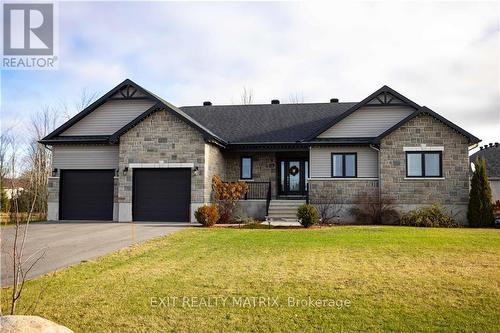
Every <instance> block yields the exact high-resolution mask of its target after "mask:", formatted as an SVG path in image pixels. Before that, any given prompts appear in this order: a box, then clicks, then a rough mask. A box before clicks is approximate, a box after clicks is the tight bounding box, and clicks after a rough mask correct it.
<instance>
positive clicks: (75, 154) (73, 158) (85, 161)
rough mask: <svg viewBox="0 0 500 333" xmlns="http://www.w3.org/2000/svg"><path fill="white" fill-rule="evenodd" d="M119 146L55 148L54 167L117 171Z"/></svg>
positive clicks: (53, 151)
mask: <svg viewBox="0 0 500 333" xmlns="http://www.w3.org/2000/svg"><path fill="white" fill-rule="evenodd" d="M118 151H119V146H118V145H113V146H108V145H78V146H53V150H52V166H53V167H54V168H58V169H116V168H118Z"/></svg>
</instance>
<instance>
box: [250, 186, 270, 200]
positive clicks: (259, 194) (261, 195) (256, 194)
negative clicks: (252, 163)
mask: <svg viewBox="0 0 500 333" xmlns="http://www.w3.org/2000/svg"><path fill="white" fill-rule="evenodd" d="M246 184H247V186H248V191H247V193H246V194H245V200H266V199H267V196H268V192H269V190H270V189H271V182H246Z"/></svg>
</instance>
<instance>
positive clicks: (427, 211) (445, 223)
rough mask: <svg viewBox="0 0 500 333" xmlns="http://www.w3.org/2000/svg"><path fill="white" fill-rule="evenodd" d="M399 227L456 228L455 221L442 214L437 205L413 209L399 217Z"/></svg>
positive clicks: (440, 208) (451, 217)
mask: <svg viewBox="0 0 500 333" xmlns="http://www.w3.org/2000/svg"><path fill="white" fill-rule="evenodd" d="M400 225H406V226H412V227H441V228H450V227H456V226H457V224H456V223H455V219H454V218H453V216H450V215H448V214H446V213H444V212H443V209H442V207H441V206H439V205H432V206H430V207H424V208H420V209H414V210H411V211H409V212H407V213H404V214H403V215H401V219H400Z"/></svg>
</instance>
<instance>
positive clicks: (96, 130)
mask: <svg viewBox="0 0 500 333" xmlns="http://www.w3.org/2000/svg"><path fill="white" fill-rule="evenodd" d="M153 104H154V102H153V101H151V100H111V101H108V102H106V103H104V104H103V105H101V106H100V107H98V108H97V109H96V110H94V111H93V112H91V113H90V114H89V115H87V116H86V117H84V118H83V119H81V120H80V121H79V122H77V123H76V124H74V125H73V126H71V127H70V128H68V129H67V130H66V131H64V132H63V133H62V134H61V136H68V135H110V134H113V133H115V132H116V131H118V130H119V129H120V128H122V127H123V126H125V125H126V124H128V123H129V122H131V121H132V120H134V119H135V118H136V117H137V116H139V115H140V114H141V113H143V112H144V111H146V110H147V109H149V108H150V107H152V106H153Z"/></svg>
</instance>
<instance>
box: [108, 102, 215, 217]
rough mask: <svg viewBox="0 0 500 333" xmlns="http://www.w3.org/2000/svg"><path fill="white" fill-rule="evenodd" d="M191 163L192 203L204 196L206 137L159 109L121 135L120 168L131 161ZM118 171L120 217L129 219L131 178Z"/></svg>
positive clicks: (130, 215) (126, 165)
mask: <svg viewBox="0 0 500 333" xmlns="http://www.w3.org/2000/svg"><path fill="white" fill-rule="evenodd" d="M161 161H163V162H164V163H193V164H194V166H195V167H198V175H194V174H193V175H192V178H191V206H192V209H193V205H196V204H198V205H201V204H202V203H203V202H204V198H205V192H204V191H205V183H204V177H205V140H204V138H203V135H202V134H201V133H200V132H199V131H197V130H195V129H194V128H192V127H191V126H189V125H188V124H187V123H186V122H185V121H183V120H181V119H180V118H178V117H176V116H175V115H173V114H171V113H168V112H165V111H158V112H156V113H154V114H152V115H151V116H150V117H148V118H146V119H145V120H143V121H142V122H141V123H139V124H138V125H137V126H135V127H134V128H132V129H131V130H129V131H128V132H127V133H125V134H124V135H123V136H122V137H121V138H120V154H119V168H120V170H123V169H124V168H125V167H128V166H129V164H130V163H160V162H161ZM133 172H134V170H133V169H131V168H129V171H128V172H127V174H126V175H123V172H120V173H119V185H118V202H119V220H120V221H127V220H129V221H130V220H131V219H132V177H133Z"/></svg>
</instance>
